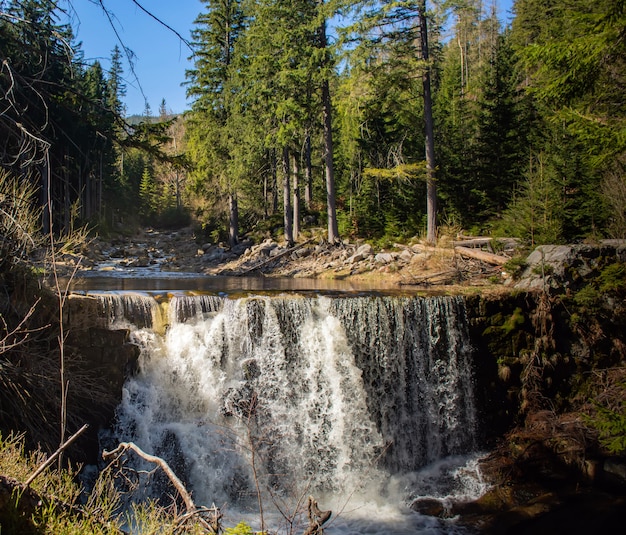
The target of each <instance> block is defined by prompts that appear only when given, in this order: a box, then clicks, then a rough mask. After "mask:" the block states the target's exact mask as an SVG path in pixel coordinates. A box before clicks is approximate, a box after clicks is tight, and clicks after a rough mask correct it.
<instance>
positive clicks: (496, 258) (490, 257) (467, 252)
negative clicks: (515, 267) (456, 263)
mask: <svg viewBox="0 0 626 535" xmlns="http://www.w3.org/2000/svg"><path fill="white" fill-rule="evenodd" d="M454 251H455V252H456V253H458V254H460V255H461V256H466V257H468V258H474V259H475V260H480V261H482V262H486V263H487V264H492V265H494V266H502V265H504V264H506V263H507V262H508V261H509V258H508V257H506V256H500V255H497V254H493V253H488V252H486V251H481V250H480V249H470V248H469V247H461V246H457V247H455V248H454Z"/></svg>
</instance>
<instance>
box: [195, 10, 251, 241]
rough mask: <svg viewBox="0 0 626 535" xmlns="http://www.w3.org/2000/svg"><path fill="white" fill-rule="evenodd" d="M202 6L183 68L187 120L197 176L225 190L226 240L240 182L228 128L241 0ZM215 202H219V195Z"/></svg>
mask: <svg viewBox="0 0 626 535" xmlns="http://www.w3.org/2000/svg"><path fill="white" fill-rule="evenodd" d="M203 3H204V4H205V6H206V11H205V12H203V13H201V14H200V15H199V16H198V17H197V19H196V22H195V24H196V26H195V28H194V30H193V32H192V37H193V39H194V48H195V55H194V59H195V65H194V69H192V70H189V71H188V72H187V79H188V82H189V86H188V91H187V93H188V95H189V96H191V97H194V98H195V100H194V102H193V104H192V111H191V115H190V119H189V145H190V151H191V155H192V158H194V157H195V163H196V179H197V180H198V181H199V183H202V182H204V183H205V184H203V189H204V191H209V190H210V189H211V186H210V185H209V184H213V185H214V186H218V189H219V190H221V191H222V192H223V193H224V194H225V195H226V207H225V209H226V210H228V214H229V216H228V221H229V225H228V228H229V242H230V243H231V245H234V244H236V243H237V241H238V233H239V229H238V221H239V214H238V203H237V195H238V190H239V185H238V183H237V180H236V178H237V177H235V176H234V174H233V172H232V165H230V164H232V161H231V160H232V156H233V147H232V135H231V134H229V132H228V127H229V124H230V121H231V119H232V110H233V102H232V99H233V92H232V91H233V81H234V73H233V66H232V63H233V57H234V54H235V46H236V42H237V40H238V39H239V38H240V36H241V34H242V32H243V31H244V29H245V18H244V12H243V9H242V5H241V2H240V0H203ZM216 201H218V202H219V200H218V199H216Z"/></svg>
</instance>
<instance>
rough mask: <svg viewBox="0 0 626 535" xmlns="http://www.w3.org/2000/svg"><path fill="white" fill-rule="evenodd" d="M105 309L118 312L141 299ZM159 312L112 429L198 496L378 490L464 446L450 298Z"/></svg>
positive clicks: (465, 392) (143, 337)
mask: <svg viewBox="0 0 626 535" xmlns="http://www.w3.org/2000/svg"><path fill="white" fill-rule="evenodd" d="M102 299H103V302H104V301H105V299H104V298H102ZM113 301H114V302H115V300H113ZM115 303H116V302H115ZM107 306H108V309H107V310H109V311H111V310H113V309H114V313H117V312H118V311H120V312H122V313H123V314H124V317H125V318H126V320H127V321H129V320H130V316H131V315H132V314H129V308H136V307H137V306H138V305H137V304H136V303H135V304H133V306H132V307H129V306H128V304H126V305H124V307H122V308H120V306H119V305H118V304H114V305H111V304H109V305H107ZM142 306H143V305H142ZM157 308H159V307H157ZM150 314H151V315H152V316H151V317H154V309H153V308H151V309H150ZM168 314H169V317H168V318H167V320H166V321H165V323H167V324H168V328H167V329H166V330H165V332H164V333H162V334H160V333H158V332H155V331H154V329H152V328H151V326H152V324H148V322H147V321H145V319H144V320H141V321H140V322H139V324H138V325H137V327H136V329H134V331H133V337H134V340H135V341H136V342H137V343H139V344H140V346H141V348H142V353H141V357H140V371H139V373H138V374H137V375H136V376H135V377H132V378H130V379H129V380H128V381H127V383H126V385H125V387H124V392H123V400H122V403H121V405H120V406H119V407H118V411H117V423H116V427H115V430H114V431H113V433H112V437H110V439H111V440H115V441H122V440H123V441H133V442H135V443H137V444H138V445H139V446H140V447H141V448H142V449H144V450H145V451H148V452H150V453H153V454H156V455H159V456H161V457H163V458H165V459H166V460H167V461H168V463H170V465H171V466H172V467H173V468H174V470H175V471H176V472H177V473H178V475H179V476H180V477H181V479H183V480H184V481H185V482H186V484H187V485H188V486H189V488H190V489H192V491H193V494H194V497H195V500H196V502H197V503H201V504H202V503H204V504H207V505H208V504H210V503H211V502H214V503H216V504H222V503H229V504H237V505H236V506H237V508H238V510H239V511H244V510H246V508H247V507H248V506H249V507H250V510H253V508H254V504H255V500H256V498H255V496H256V484H257V483H258V485H259V486H260V487H261V488H263V489H271V493H272V494H271V500H276V499H278V498H277V497H278V496H280V497H281V498H280V499H281V500H282V499H287V497H289V496H291V497H295V499H297V498H298V497H300V496H303V495H306V494H308V493H313V494H315V495H316V496H324V497H327V499H328V500H330V501H331V502H333V503H339V502H338V500H339V499H340V498H339V497H341V496H344V497H345V496H352V495H366V494H368V493H369V494H371V495H376V496H377V497H380V496H382V495H384V494H385V493H387V494H388V493H389V492H390V489H391V487H392V486H393V485H394V484H395V483H393V484H392V482H397V481H399V480H402V478H403V477H404V476H405V475H406V474H411V473H414V472H415V471H417V470H419V469H420V468H422V467H424V466H426V465H431V464H432V463H434V462H435V461H440V460H441V459H444V458H447V457H448V456H451V455H459V454H467V453H469V452H472V451H473V450H474V449H475V446H476V445H475V428H476V410H475V407H474V401H473V395H472V371H471V370H472V363H471V347H470V345H469V342H468V335H467V319H466V316H465V309H464V304H463V300H462V299H461V298H455V297H436V298H418V297H383V296H363V297H335V298H331V297H326V296H315V297H303V296H297V295H280V296H273V297H269V296H249V297H243V298H238V299H231V298H228V297H221V296H208V295H177V296H174V297H172V298H171V301H170V303H169V309H168ZM398 478H400V479H398ZM402 485H403V484H401V485H400V486H402ZM156 492H157V493H158V489H157V490H156ZM402 492H405V494H406V495H407V496H408V495H409V494H411V493H413V494H415V489H403V491H402ZM335 507H336V506H335ZM415 516H417V515H415ZM357 532H358V531H354V533H357ZM362 532H365V531H362ZM369 532H371V533H392V531H385V530H384V529H383V530H382V531H369ZM396 532H397V533H400V532H401V531H393V533H396ZM408 532H413V533H414V532H415V531H408ZM408 532H407V533H408ZM344 533H351V531H349V530H347V531H344Z"/></svg>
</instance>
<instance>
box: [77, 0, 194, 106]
mask: <svg viewBox="0 0 626 535" xmlns="http://www.w3.org/2000/svg"><path fill="white" fill-rule="evenodd" d="M138 1H139V3H140V4H141V5H142V6H144V7H145V8H146V9H148V10H149V11H150V12H151V13H153V14H154V15H155V16H156V17H158V18H159V19H161V20H162V21H163V22H165V23H166V24H167V25H169V26H170V27H172V28H173V29H174V30H176V31H177V32H178V33H179V34H181V35H182V36H183V37H184V38H185V39H187V40H189V39H190V32H191V29H192V27H193V22H194V20H195V19H196V17H197V16H198V15H199V14H200V13H201V12H202V11H203V9H204V5H203V4H202V3H201V2H200V0H138ZM102 3H103V4H104V6H105V7H106V8H107V9H108V10H109V11H110V12H111V14H112V15H113V16H114V18H113V19H112V20H113V26H114V27H115V30H117V34H118V35H119V38H118V36H116V34H115V31H114V29H113V27H112V25H111V22H110V21H109V20H108V18H107V16H106V15H105V13H104V11H103V9H102V7H101V5H100V2H99V0H73V1H72V2H71V6H72V7H71V8H70V9H72V11H70V22H71V24H72V27H73V28H74V33H75V34H76V40H77V41H78V42H82V47H81V50H82V51H83V53H84V56H85V61H86V62H87V63H92V62H93V61H94V60H96V59H97V60H99V61H100V63H101V64H102V66H103V68H104V69H105V70H106V69H108V68H109V67H110V64H111V61H110V59H111V52H112V51H113V48H114V47H115V45H116V44H118V46H120V48H121V45H120V39H121V41H122V42H123V44H124V46H126V47H128V48H129V49H130V50H132V51H133V53H134V54H135V57H134V60H133V63H134V72H135V74H136V77H135V76H134V75H133V73H132V72H131V70H130V68H129V66H128V63H127V61H126V59H125V60H124V78H125V82H126V97H125V98H124V101H125V104H126V108H127V113H128V114H129V115H132V114H143V112H144V110H145V101H146V100H147V101H148V103H149V104H150V107H151V109H152V113H153V115H157V114H158V111H159V106H160V104H161V100H162V99H165V102H166V104H167V107H168V109H169V110H172V111H173V112H175V113H180V112H182V111H184V110H185V109H187V108H188V104H187V101H186V98H185V88H184V87H181V83H182V82H184V81H185V70H186V69H189V68H191V67H192V63H190V62H189V60H188V58H189V56H190V55H191V51H190V50H189V48H188V47H187V46H186V45H185V44H184V43H182V42H181V41H180V39H179V38H178V37H177V36H176V35H175V34H174V33H173V32H172V31H170V30H168V29H167V28H166V27H164V26H163V25H161V24H159V23H158V22H157V21H155V20H154V19H153V18H151V17H150V16H149V15H147V14H146V13H144V12H143V11H141V9H139V8H138V7H137V6H136V4H135V3H133V1H132V0H102Z"/></svg>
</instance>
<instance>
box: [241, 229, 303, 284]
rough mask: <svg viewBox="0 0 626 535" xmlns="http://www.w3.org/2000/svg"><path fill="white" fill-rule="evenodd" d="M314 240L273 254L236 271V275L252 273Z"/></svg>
mask: <svg viewBox="0 0 626 535" xmlns="http://www.w3.org/2000/svg"><path fill="white" fill-rule="evenodd" d="M312 241H313V238H311V239H309V240H307V241H305V242H303V243H299V244H298V245H296V246H294V247H290V248H289V249H287V250H285V251H283V252H282V253H279V254H277V255H275V256H272V257H271V258H268V259H267V260H264V261H263V262H261V263H260V264H257V265H255V266H252V267H249V268H247V269H244V270H243V271H241V272H239V273H235V276H241V275H247V274H248V273H251V272H252V271H256V270H257V269H260V268H262V267H263V266H265V265H267V264H270V263H271V262H273V261H274V260H278V259H279V258H282V257H283V256H285V255H287V254H289V253H293V252H294V251H297V250H298V249H301V248H302V247H304V246H305V245H308V244H309V243H311V242H312Z"/></svg>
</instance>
